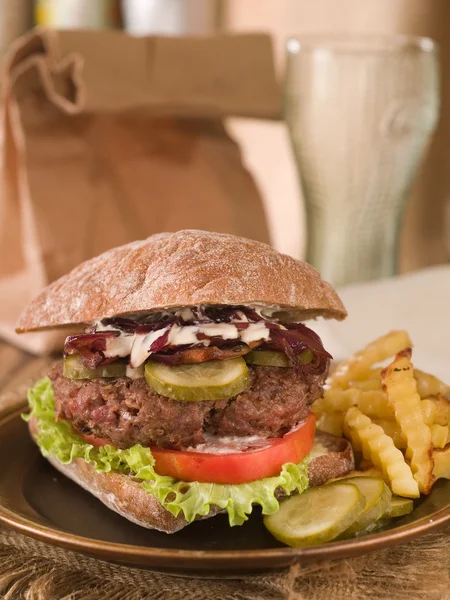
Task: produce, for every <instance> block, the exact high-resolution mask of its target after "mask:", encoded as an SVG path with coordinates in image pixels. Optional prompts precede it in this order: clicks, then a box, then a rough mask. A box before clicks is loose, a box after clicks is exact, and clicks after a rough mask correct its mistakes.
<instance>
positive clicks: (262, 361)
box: [244, 350, 313, 367]
mask: <svg viewBox="0 0 450 600" xmlns="http://www.w3.org/2000/svg"><path fill="white" fill-rule="evenodd" d="M244 358H245V361H246V362H247V363H248V364H249V365H260V366H263V367H292V364H291V362H290V360H289V358H288V357H287V355H286V354H285V353H284V352H279V351H277V350H252V351H251V352H249V353H248V354H246V355H245V356H244ZM297 358H298V360H299V361H300V362H301V363H302V364H303V365H307V364H308V363H310V362H311V361H312V359H313V353H312V352H311V350H304V351H303V352H301V353H300V354H299V355H298V356H297Z"/></svg>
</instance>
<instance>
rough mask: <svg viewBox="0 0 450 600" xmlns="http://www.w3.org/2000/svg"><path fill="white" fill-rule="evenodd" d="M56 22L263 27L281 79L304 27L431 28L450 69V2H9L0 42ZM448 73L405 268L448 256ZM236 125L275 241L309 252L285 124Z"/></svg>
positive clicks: (411, 221) (415, 195) (162, 29)
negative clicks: (290, 42)
mask: <svg viewBox="0 0 450 600" xmlns="http://www.w3.org/2000/svg"><path fill="white" fill-rule="evenodd" d="M36 21H37V22H39V23H40V24H42V25H45V26H50V27H58V28H76V27H82V28H84V27H94V28H96V27H98V28H103V27H123V28H125V29H127V30H128V31H129V32H131V33H132V34H137V35H139V34H140V35H142V34H153V33H167V34H172V35H183V34H211V33H214V32H216V31H222V32H224V31H225V32H247V31H265V32H269V33H270V34H271V35H272V36H273V41H274V48H275V56H276V65H277V70H278V74H279V76H280V80H281V78H282V76H283V73H284V67H285V60H286V52H285V43H286V39H287V38H288V37H289V36H291V35H293V34H297V35H300V34H304V33H310V32H313V33H333V32H340V33H349V34H350V33H351V34H354V33H358V34H380V33H387V34H391V33H401V34H414V35H421V36H430V37H432V38H433V39H434V40H437V41H438V42H439V45H440V49H441V52H440V60H441V66H442V72H443V73H444V75H445V73H447V72H448V73H449V75H450V3H449V2H448V1H447V0H340V2H335V1H334V0H244V1H242V0H128V1H127V0H124V1H123V2H114V0H39V1H34V0H2V3H1V7H0V27H1V35H0V48H1V52H2V54H3V55H4V53H5V52H6V48H7V47H8V46H9V44H10V43H11V41H12V40H13V39H14V38H15V37H17V36H19V35H20V34H22V33H23V32H24V31H26V30H27V29H28V28H30V27H32V26H33V24H34V22H36ZM449 87H450V76H447V77H446V76H444V77H443V79H442V103H441V107H442V109H441V118H440V122H439V127H438V129H437V132H436V134H435V135H434V137H433V140H432V144H431V148H430V150H429V152H428V153H427V156H426V158H425V161H424V162H423V164H422V165H421V167H420V172H419V174H418V178H417V179H416V181H415V184H414V186H413V189H412V191H411V194H410V197H409V202H408V204H407V208H406V214H405V218H404V222H403V225H402V234H401V245H400V270H401V271H402V272H404V271H410V270H414V269H417V268H419V267H423V266H425V265H430V264H435V263H442V262H447V261H449V260H450V169H449V164H448V161H449V155H450V153H449V149H450V101H449V95H450V90H449ZM230 127H231V131H232V133H233V134H234V136H235V137H236V139H237V140H238V141H239V142H240V144H241V146H242V148H243V150H244V154H245V160H246V162H247V164H248V166H249V167H250V168H251V170H252V171H253V173H254V174H255V177H256V179H257V182H258V184H259V186H260V189H261V193H262V197H263V200H264V207H265V211H266V215H267V219H268V224H269V229H270V235H271V240H272V243H273V244H274V245H275V246H276V247H277V248H279V249H280V250H282V251H284V252H288V253H289V254H292V255H294V256H296V257H302V256H303V255H304V252H305V245H306V234H305V227H306V226H305V215H304V208H303V203H302V194H301V190H300V186H299V183H298V178H297V174H296V168H295V164H294V159H293V155H292V152H291V148H290V144H289V140H288V135H287V132H286V127H285V125H284V124H283V123H282V122H262V121H257V122H256V121H252V120H245V119H239V120H232V121H231V122H230Z"/></svg>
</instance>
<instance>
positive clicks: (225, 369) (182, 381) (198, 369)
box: [145, 357, 248, 402]
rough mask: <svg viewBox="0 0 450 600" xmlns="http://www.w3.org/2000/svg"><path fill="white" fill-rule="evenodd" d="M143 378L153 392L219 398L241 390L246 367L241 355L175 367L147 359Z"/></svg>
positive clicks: (176, 397) (174, 396) (196, 398)
mask: <svg viewBox="0 0 450 600" xmlns="http://www.w3.org/2000/svg"><path fill="white" fill-rule="evenodd" d="M145 379H146V381H147V383H148V385H149V386H150V387H151V388H153V389H154V390H155V392H157V393H158V394H161V396H166V397H167V398H172V399H173V400H185V401H188V402H191V401H194V402H195V401H202V400H223V399H226V398H232V397H233V396H236V394H239V393H240V392H242V391H244V390H245V388H246V387H247V384H248V369H247V365H246V363H245V360H244V359H243V358H241V357H238V358H231V359H229V360H209V361H207V362H203V363H195V364H189V365H179V366H176V367H169V366H168V365H163V364H161V363H157V362H152V361H148V362H147V364H146V365H145Z"/></svg>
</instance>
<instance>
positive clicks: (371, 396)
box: [358, 391, 394, 419]
mask: <svg viewBox="0 0 450 600" xmlns="http://www.w3.org/2000/svg"><path fill="white" fill-rule="evenodd" d="M358 408H359V410H360V411H361V412H363V413H364V414H365V415H367V416H369V417H371V418H372V417H374V418H377V419H394V409H393V408H392V406H390V404H389V400H388V397H387V396H386V394H385V393H384V392H377V391H373V392H361V394H360V396H359V399H358Z"/></svg>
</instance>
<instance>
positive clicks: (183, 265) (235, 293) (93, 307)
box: [17, 230, 347, 333]
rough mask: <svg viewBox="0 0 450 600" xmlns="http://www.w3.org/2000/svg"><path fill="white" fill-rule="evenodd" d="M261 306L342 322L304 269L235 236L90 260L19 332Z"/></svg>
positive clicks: (162, 239) (192, 235)
mask: <svg viewBox="0 0 450 600" xmlns="http://www.w3.org/2000/svg"><path fill="white" fill-rule="evenodd" d="M252 303H261V304H265V305H271V306H279V307H281V308H282V309H283V310H284V312H285V313H286V316H287V317H288V318H295V319H296V320H306V319H309V318H315V317H317V316H322V317H325V318H333V319H339V320H341V319H344V318H345V317H346V316H347V313H346V310H345V308H344V306H343V304H342V302H341V300H340V298H339V296H338V295H337V293H336V292H335V291H334V289H333V288H332V287H331V285H329V284H328V283H326V282H324V281H322V279H321V278H320V275H319V273H318V272H317V271H316V270H315V269H314V268H313V267H312V266H311V265H309V264H307V263H304V262H300V261H298V260H295V259H293V258H291V257H290V256H287V255H285V254H280V253H279V252H277V251H276V250H274V249H273V248H271V247H270V246H268V245H266V244H263V243H261V242H255V241H253V240H248V239H244V238H239V237H236V236H234V235H228V234H223V233H220V234H219V233H210V232H206V231H196V230H185V231H178V232H176V233H161V234H157V235H152V236H151V237H149V238H147V239H146V240H143V241H137V242H132V243H131V244H127V245H125V246H120V247H118V248H114V249H112V250H109V251H107V252H105V253H103V254H100V256H97V257H95V258H92V259H91V260H88V261H86V262H84V263H82V264H81V265H79V266H78V267H76V268H75V269H73V270H72V271H71V272H70V273H68V274H67V275H65V276H64V277H61V278H60V279H58V280H57V281H55V282H53V283H52V284H51V285H49V286H48V287H47V288H46V289H45V290H43V291H42V292H41V294H40V295H39V296H38V297H37V298H36V299H35V300H34V301H33V302H32V303H31V304H30V305H29V306H28V307H27V308H26V309H25V311H24V312H23V314H22V316H21V318H20V321H19V323H18V326H17V331H18V332H19V333H21V332H25V331H33V330H38V329H43V328H48V327H56V326H61V325H67V324H78V323H86V322H89V321H93V320H95V319H100V318H104V317H112V316H115V315H119V314H121V315H126V314H127V313H135V312H141V311H149V310H154V309H160V308H173V307H179V306H195V305H199V304H234V305H242V304H252Z"/></svg>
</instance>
